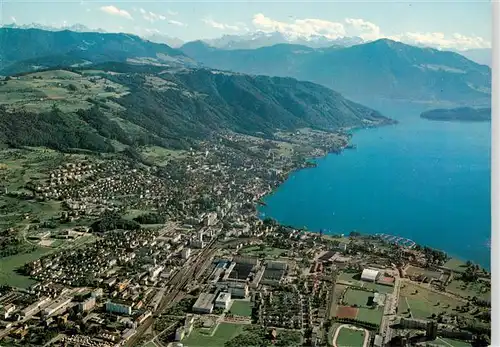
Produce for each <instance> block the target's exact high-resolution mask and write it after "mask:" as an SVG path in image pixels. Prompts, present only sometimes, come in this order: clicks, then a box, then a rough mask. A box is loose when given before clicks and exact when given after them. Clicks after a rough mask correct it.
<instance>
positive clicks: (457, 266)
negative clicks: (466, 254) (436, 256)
mask: <svg viewBox="0 0 500 347" xmlns="http://www.w3.org/2000/svg"><path fill="white" fill-rule="evenodd" d="M443 267H447V268H448V269H451V270H453V271H457V272H464V271H465V269H466V265H465V262H464V261H462V260H460V259H456V258H451V259H450V260H448V261H447V262H446V263H444V265H443Z"/></svg>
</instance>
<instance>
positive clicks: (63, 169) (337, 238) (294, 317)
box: [0, 129, 491, 347]
mask: <svg viewBox="0 0 500 347" xmlns="http://www.w3.org/2000/svg"><path fill="white" fill-rule="evenodd" d="M306 135H307V136H306ZM348 143H349V135H347V134H346V133H344V132H339V133H333V134H332V133H323V132H320V131H316V130H311V129H304V130H301V131H298V132H296V133H278V134H276V136H275V137H274V138H273V139H264V138H258V137H253V136H247V135H242V134H235V133H225V134H221V135H220V136H219V137H216V138H213V139H210V140H207V141H203V142H200V143H199V146H198V148H192V149H191V150H190V151H179V152H174V151H172V152H165V153H160V154H161V155H159V154H158V153H157V151H158V149H155V151H156V152H154V151H152V150H151V149H141V148H138V149H137V153H138V154H139V155H140V156H141V160H142V162H141V160H135V161H134V160H130V159H129V158H126V157H119V156H113V157H111V158H105V157H102V156H101V157H99V156H92V155H89V154H75V155H67V156H65V157H64V158H63V159H62V160H59V161H54V162H53V165H50V166H47V168H46V170H45V171H44V172H41V173H37V174H36V175H35V174H33V175H31V176H30V179H29V180H28V181H27V182H25V183H23V184H22V185H19V184H18V185H15V184H13V185H8V184H6V185H5V187H4V188H5V191H4V197H5V199H10V200H9V201H14V200H15V201H21V202H19V203H26V201H28V202H30V203H31V202H32V204H33V206H47V209H48V208H49V207H50V208H51V209H50V211H49V212H50V213H47V212H46V211H45V210H43V209H42V211H34V210H31V211H21V212H19V218H17V217H16V216H17V215H16V213H17V212H16V211H11V212H10V213H11V215H12V216H13V217H12V219H11V220H13V221H14V222H15V223H13V225H12V226H9V228H6V231H5V232H2V234H0V237H1V239H0V240H1V241H2V242H5V244H8V245H9V247H12V255H10V254H9V256H10V257H11V258H9V259H15V257H18V256H20V254H22V252H26V250H25V249H24V248H19V249H17V248H15V247H17V246H18V245H17V244H15V245H14V244H12V245H11V243H8V242H10V240H11V239H12V238H13V236H12V235H14V234H15V233H20V234H21V235H23V240H24V242H25V243H24V245H29V246H30V247H31V248H30V250H31V253H29V252H28V253H27V254H28V255H33V258H32V259H30V260H29V261H26V262H25V263H23V264H21V265H20V266H19V267H17V268H15V269H12V273H8V274H4V273H3V272H2V281H3V282H2V284H3V286H2V287H1V288H0V314H1V316H0V345H8V346H27V345H30V346H47V347H48V346H88V347H90V346H95V347H98V346H102V347H105V346H145V347H155V346H156V347H166V346H172V347H180V346H187V347H209V346H221V347H222V346H226V347H232V346H241V347H248V346H271V345H276V346H286V347H293V346H335V347H337V346H339V347H340V346H363V347H368V346H377V347H378V346H409V345H412V346H413V345H418V346H471V345H473V346H487V345H488V336H489V335H490V331H491V327H490V313H491V312H490V311H491V308H490V306H491V305H490V292H491V288H490V277H489V273H488V272H487V271H485V270H483V269H480V267H479V266H477V265H475V264H472V263H470V262H467V263H465V262H461V261H459V260H456V259H452V258H450V257H448V256H447V255H446V254H445V253H443V252H441V251H438V250H433V249H430V248H428V247H423V246H420V245H417V244H416V243H415V242H413V241H411V240H405V241H404V242H400V239H401V238H398V237H396V236H390V235H364V234H362V233H359V232H357V231H352V232H350V233H349V234H346V235H344V234H340V235H334V234H331V233H326V232H323V231H320V232H309V231H307V230H304V229H300V228H296V227H292V226H284V225H280V224H279V223H278V222H277V221H275V220H272V219H270V218H264V217H263V216H260V215H259V211H258V206H259V204H264V202H263V201H262V198H263V197H264V196H265V195H267V194H270V193H271V192H272V191H273V189H275V188H276V187H277V186H278V185H279V184H280V183H282V182H283V181H284V180H285V179H286V178H287V177H288V175H289V174H291V173H292V172H293V171H294V170H297V169H304V168H307V167H310V166H314V165H315V164H314V160H313V159H312V158H314V157H319V156H323V155H326V154H327V153H332V152H335V153H340V152H341V151H342V150H343V149H346V148H347V147H348V146H349V145H348ZM9 151H10V152H8V151H6V152H8V153H10V155H12V156H20V155H24V154H23V153H22V152H19V151H20V150H14V149H12V150H9ZM151 153H153V154H151ZM147 154H149V156H148V155H147ZM4 155H7V154H4ZM47 155H48V154H47ZM154 160H156V161H154ZM6 162H8V160H6ZM2 170H3V171H5V170H9V167H8V165H7V167H6V168H3V169H2ZM13 170H14V169H13ZM0 174H2V175H4V176H3V177H4V178H5V179H6V181H8V179H9V178H10V177H11V175H10V174H7V173H2V172H1V171H0ZM23 206H24V205H23ZM30 206H31V205H30ZM2 208H5V209H7V208H8V207H7V206H4V207H2ZM2 225H4V223H2ZM19 247H20V246H19ZM16 252H18V254H16ZM37 252H39V256H35V255H36V254H37ZM12 257H13V258H12ZM2 271H7V270H2ZM4 278H7V280H6V281H4V280H3V279H4ZM9 279H10V280H11V282H9ZM13 279H15V281H14V280H13Z"/></svg>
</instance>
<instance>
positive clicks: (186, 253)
mask: <svg viewBox="0 0 500 347" xmlns="http://www.w3.org/2000/svg"><path fill="white" fill-rule="evenodd" d="M190 256H191V248H187V247H186V248H183V249H182V251H181V257H182V259H188V258H189V257H190Z"/></svg>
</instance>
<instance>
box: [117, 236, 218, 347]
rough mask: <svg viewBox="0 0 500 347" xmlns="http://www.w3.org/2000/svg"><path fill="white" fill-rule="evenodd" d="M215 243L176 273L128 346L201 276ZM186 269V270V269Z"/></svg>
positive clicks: (213, 251) (135, 342)
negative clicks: (156, 307) (158, 302)
mask: <svg viewBox="0 0 500 347" xmlns="http://www.w3.org/2000/svg"><path fill="white" fill-rule="evenodd" d="M214 245H215V240H212V241H210V243H209V244H208V245H207V247H205V248H204V249H203V250H202V251H201V253H199V254H198V255H196V260H195V263H194V264H192V265H190V266H189V268H187V269H184V266H183V267H182V268H181V269H180V270H179V271H178V272H177V273H176V274H175V275H174V277H173V278H172V280H171V281H170V282H169V285H171V286H172V289H171V290H170V291H169V292H168V293H167V294H166V295H165V296H164V297H163V298H162V300H161V301H160V305H158V309H157V310H156V311H155V312H153V316H152V317H150V318H148V319H147V320H146V321H145V322H144V323H143V324H141V326H139V328H138V329H137V333H136V334H135V335H134V336H133V337H132V338H131V339H130V340H129V341H128V342H127V343H126V344H125V346H127V347H133V346H134V347H135V346H137V343H138V341H139V339H140V338H141V337H142V335H143V334H144V333H145V332H146V331H147V330H148V329H149V328H150V327H151V325H152V324H153V323H154V321H155V318H156V315H157V314H159V313H161V312H163V311H164V310H165V309H166V308H167V307H168V306H169V305H170V304H172V303H173V302H174V299H175V298H176V297H177V296H178V295H180V294H181V292H182V289H183V288H184V287H185V286H186V284H188V283H189V282H190V281H191V280H193V279H195V280H196V279H197V278H199V276H200V275H201V274H203V272H204V270H205V269H206V266H207V264H206V263H207V262H208V261H209V260H210V258H211V256H212V255H213V254H214V253H215V251H216V250H217V249H215V248H213V246H214ZM184 270H186V271H184Z"/></svg>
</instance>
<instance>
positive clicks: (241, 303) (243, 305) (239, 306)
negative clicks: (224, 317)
mask: <svg viewBox="0 0 500 347" xmlns="http://www.w3.org/2000/svg"><path fill="white" fill-rule="evenodd" d="M229 313H230V314H234V315H235V316H245V317H250V316H251V315H252V304H251V303H250V301H246V300H234V301H233V304H232V305H231V308H230V309H229Z"/></svg>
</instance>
